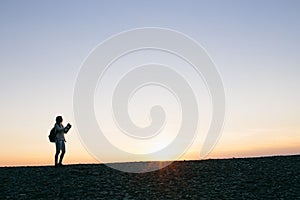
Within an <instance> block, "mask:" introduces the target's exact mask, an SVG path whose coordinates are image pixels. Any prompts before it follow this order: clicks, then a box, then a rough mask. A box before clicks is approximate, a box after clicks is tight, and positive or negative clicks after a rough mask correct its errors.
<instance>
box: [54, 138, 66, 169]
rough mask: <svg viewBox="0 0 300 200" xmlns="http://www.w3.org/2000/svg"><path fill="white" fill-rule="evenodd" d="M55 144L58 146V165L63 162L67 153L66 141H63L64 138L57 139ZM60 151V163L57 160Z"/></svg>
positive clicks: (56, 156) (56, 154)
mask: <svg viewBox="0 0 300 200" xmlns="http://www.w3.org/2000/svg"><path fill="white" fill-rule="evenodd" d="M55 146H56V153H55V165H57V164H61V163H62V160H63V158H64V155H65V153H66V146H65V141H63V140H56V142H55ZM60 151H61V154H60V158H59V163H58V162H57V161H58V155H59V153H60Z"/></svg>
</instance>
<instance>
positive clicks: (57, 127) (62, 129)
mask: <svg viewBox="0 0 300 200" xmlns="http://www.w3.org/2000/svg"><path fill="white" fill-rule="evenodd" d="M55 130H56V131H58V132H62V131H65V127H64V126H62V127H60V126H59V125H58V124H55Z"/></svg>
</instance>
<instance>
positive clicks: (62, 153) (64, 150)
mask: <svg viewBox="0 0 300 200" xmlns="http://www.w3.org/2000/svg"><path fill="white" fill-rule="evenodd" d="M65 153H66V146H65V142H64V141H61V154H60V158H59V164H60V165H61V164H62V160H63V158H64V155H65Z"/></svg>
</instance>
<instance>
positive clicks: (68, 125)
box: [65, 123, 72, 133]
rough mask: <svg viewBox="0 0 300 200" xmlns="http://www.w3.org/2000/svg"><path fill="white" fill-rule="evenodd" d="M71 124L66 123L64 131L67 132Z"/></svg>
mask: <svg viewBox="0 0 300 200" xmlns="http://www.w3.org/2000/svg"><path fill="white" fill-rule="evenodd" d="M71 127H72V125H71V124H69V123H68V124H67V126H66V127H65V133H67V132H68V131H69V130H70V129H71Z"/></svg>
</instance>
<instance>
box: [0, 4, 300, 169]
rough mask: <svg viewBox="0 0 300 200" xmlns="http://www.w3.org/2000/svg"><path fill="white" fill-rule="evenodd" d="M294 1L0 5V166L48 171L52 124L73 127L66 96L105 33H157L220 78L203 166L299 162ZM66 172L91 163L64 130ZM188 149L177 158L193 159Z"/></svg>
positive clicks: (298, 9) (299, 40) (299, 71)
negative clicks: (177, 36)
mask: <svg viewBox="0 0 300 200" xmlns="http://www.w3.org/2000/svg"><path fill="white" fill-rule="evenodd" d="M299 19H300V2H299V1H297V0H295V1H289V0H287V1H286V0H281V1H278V0H268V1H266V0H264V1H261V0H254V1H253V0H248V1H230V0H227V1H221V0H220V1H196V0H195V1H174V0H169V1H168V0H167V1H159V0H154V1H137V0H136V1H129V0H125V1H112V0H110V1H108V0H107V1H92V0H89V1H71V0H69V1H37V0H36V1H32V0H28V1H9V0H2V1H0V44H1V45H0V81H1V82H0V83H1V84H0V91H1V98H0V110H1V115H0V121H1V126H0V136H1V140H0V165H1V166H5V165H45V164H52V163H53V154H54V145H53V144H50V143H49V142H48V139H47V135H48V134H49V130H50V129H51V127H52V126H53V123H54V118H55V116H56V115H58V114H61V115H63V117H64V119H65V122H70V123H72V124H74V125H75V127H76V124H75V121H74V117H73V108H72V106H73V105H72V97H73V88H74V84H75V81H76V77H77V74H78V73H79V70H80V66H81V64H82V62H83V60H84V59H85V58H86V56H87V55H88V54H89V52H90V51H91V50H92V49H93V48H94V47H95V46H96V45H97V44H99V43H100V42H102V41H103V40H105V39H107V38H108V37H110V36H111V35H113V34H116V33H119V32H121V31H125V30H128V29H132V28H140V27H162V28H170V29H174V30H177V31H180V32H182V33H185V34H187V35H189V36H190V37H192V38H194V39H195V40H196V41H198V42H199V43H200V44H201V45H202V46H203V47H204V48H205V49H206V50H207V52H208V53H209V55H210V57H211V58H212V59H213V60H214V62H215V64H216V65H217V67H218V69H219V71H220V74H221V76H222V78H223V82H224V87H225V92H226V100H227V108H226V110H227V111H226V123H225V127H224V131H223V133H222V137H221V138H220V140H219V142H218V144H217V146H216V148H215V149H214V150H213V151H212V152H211V154H210V155H209V156H208V157H210V158H222V157H244V156H263V155H282V154H299V153H300V104H299V102H300V93H299V91H300V57H299V52H300V45H299V44H300V21H299ZM66 138H67V155H66V158H65V162H66V163H91V162H98V161H97V160H95V159H94V158H93V157H92V156H90V155H89V153H88V152H87V151H86V150H85V148H84V147H83V145H82V144H81V142H80V139H79V136H78V133H77V132H76V129H75V128H74V129H73V130H72V131H70V133H69V134H68V136H67V137H66ZM199 150H200V148H199V142H197V140H196V141H195V144H194V145H193V146H192V148H191V149H190V151H189V152H187V154H186V155H185V156H184V157H183V159H198V154H199Z"/></svg>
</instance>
